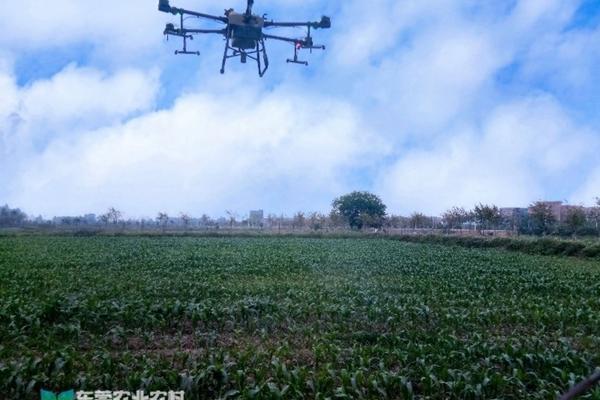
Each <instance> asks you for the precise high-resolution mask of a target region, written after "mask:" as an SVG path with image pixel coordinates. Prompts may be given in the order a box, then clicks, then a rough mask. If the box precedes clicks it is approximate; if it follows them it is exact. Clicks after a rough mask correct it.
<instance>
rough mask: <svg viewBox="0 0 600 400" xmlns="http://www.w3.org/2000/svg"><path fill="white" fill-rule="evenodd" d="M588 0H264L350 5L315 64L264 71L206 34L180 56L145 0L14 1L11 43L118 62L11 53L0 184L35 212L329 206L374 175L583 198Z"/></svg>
mask: <svg viewBox="0 0 600 400" xmlns="http://www.w3.org/2000/svg"><path fill="white" fill-rule="evenodd" d="M234 3H235V2H234ZM580 3H581V1H579V0H517V1H514V2H512V1H511V2H483V3H481V2H480V3H478V4H476V3H474V2H472V1H470V0H439V1H434V2H432V1H421V0H407V1H403V2H397V1H392V0H374V1H373V2H371V3H369V5H368V12H365V11H366V8H365V3H364V2H361V1H358V0H350V1H345V2H330V3H327V4H319V2H317V1H316V0H309V1H308V2H304V1H303V2H299V1H298V0H286V1H284V2H275V1H274V0H265V2H262V1H261V2H260V3H258V4H257V6H256V11H257V12H263V11H268V12H271V14H272V15H271V16H272V17H277V18H287V17H289V16H294V17H298V18H300V19H304V18H308V19H312V18H314V17H315V11H318V13H317V15H320V12H321V11H322V12H323V13H328V12H330V11H332V10H339V11H340V12H339V13H336V14H333V15H332V17H333V24H334V27H333V29H332V30H331V31H328V32H318V33H317V34H316V35H315V36H316V37H315V39H317V41H319V42H320V40H321V39H322V38H327V37H329V38H330V39H327V40H326V41H325V43H327V44H328V51H327V52H326V53H325V54H324V55H321V54H318V55H315V58H316V60H317V62H319V61H320V60H323V62H324V64H323V65H322V66H319V67H318V68H315V67H314V66H311V69H310V70H308V71H311V72H310V73H308V74H305V73H304V70H303V69H302V70H284V68H285V66H284V65H280V66H273V67H272V69H271V71H270V73H269V75H267V77H266V79H264V80H258V79H257V78H256V77H255V71H254V70H253V69H251V68H250V66H248V68H244V69H240V70H239V73H238V69H237V67H236V66H234V65H230V67H231V68H230V69H229V70H228V75H226V76H225V77H220V76H219V75H215V74H216V70H217V69H218V67H217V66H216V65H217V64H218V62H219V60H218V58H219V57H220V56H221V54H222V53H221V51H222V49H221V48H220V46H221V44H220V42H219V41H213V40H211V38H205V39H206V41H205V42H196V43H195V45H196V46H197V47H195V48H200V49H202V50H203V54H202V57H201V58H200V61H199V62H197V61H194V60H195V59H188V60H189V61H187V60H185V61H184V60H182V59H171V58H172V57H174V56H172V53H170V52H169V51H168V48H170V47H165V46H164V45H163V44H162V41H161V35H160V31H161V30H162V27H163V24H164V23H165V22H168V21H174V20H175V19H176V18H175V17H173V16H168V15H166V14H161V13H159V12H158V11H157V10H156V1H154V0H152V1H146V0H132V1H128V2H125V3H123V2H117V1H116V0H109V1H107V2H102V3H98V2H92V1H91V0H77V1H76V0H57V1H56V2H53V3H52V5H51V6H50V5H48V6H40V4H39V1H36V0H24V1H23V2H21V4H20V5H19V13H14V12H13V11H14V10H12V9H10V8H9V7H3V8H1V9H0V25H2V26H3V27H4V28H5V36H4V37H3V38H0V55H2V56H3V55H4V54H8V55H9V57H8V58H9V59H10V58H12V57H15V55H16V57H17V58H18V55H19V54H20V52H21V51H25V52H27V54H28V55H29V56H30V55H31V50H38V49H44V50H49V49H53V48H57V47H64V48H71V46H72V48H76V47H75V46H77V45H79V44H85V45H86V46H89V47H91V48H93V53H94V56H93V57H89V62H90V63H91V64H92V65H94V64H95V63H96V62H98V60H99V59H100V60H102V61H100V62H98V63H99V64H100V65H102V66H103V67H105V68H113V69H114V72H113V73H106V72H103V71H102V70H100V69H99V68H100V67H93V66H92V67H89V68H83V67H75V66H71V67H68V68H66V69H65V70H63V71H61V72H60V73H58V74H56V75H55V76H53V77H51V78H49V79H44V80H41V81H33V82H32V83H31V84H29V85H28V86H26V87H18V86H17V85H16V84H15V80H16V78H15V77H14V76H13V74H12V73H11V69H10V68H12V65H13V63H12V60H11V61H10V62H8V61H0V90H1V93H2V94H3V95H2V96H1V97H0V138H1V140H0V155H3V156H4V158H3V159H1V160H0V167H3V171H0V178H1V179H3V181H6V185H4V186H3V187H2V188H0V197H2V196H4V197H7V196H9V195H10V197H8V198H9V199H10V200H11V202H14V204H16V205H20V206H24V207H25V208H27V209H28V210H30V211H32V212H33V211H36V210H39V212H45V213H61V214H63V213H68V212H72V213H76V212H84V211H88V210H102V209H104V208H106V207H108V206H109V205H115V206H119V207H121V208H123V209H124V211H126V212H128V213H130V214H136V213H137V214H139V213H149V214H154V212H156V211H158V209H165V210H168V211H170V212H175V211H178V210H180V209H181V210H188V211H196V212H204V211H209V212H214V213H218V214H220V213H222V212H223V210H224V209H225V208H237V209H238V210H240V211H243V210H245V209H247V208H252V207H269V206H272V208H278V209H280V210H286V211H288V212H291V211H293V210H294V209H300V208H302V209H310V208H323V207H326V206H327V204H328V202H329V201H330V200H331V198H332V197H333V196H335V195H339V194H340V192H341V191H343V190H346V189H355V188H357V189H358V188H360V189H363V188H365V186H369V183H370V181H371V180H375V181H376V182H375V185H374V187H373V189H375V190H376V191H378V192H379V193H382V194H384V195H385V199H386V200H387V201H388V202H389V203H390V206H391V208H392V209H394V210H397V211H403V212H410V211H413V210H417V209H418V210H424V211H429V212H433V211H439V210H443V209H444V208H446V207H449V206H452V205H455V204H459V205H465V206H472V204H473V203H474V202H476V201H484V202H496V203H498V204H499V205H519V204H527V203H528V202H530V201H532V200H535V199H536V198H541V197H544V196H549V197H554V196H557V195H558V194H560V196H563V195H564V196H567V197H571V193H574V192H575V191H577V194H576V195H573V196H572V197H577V196H580V197H582V196H589V193H592V192H593V190H594V189H593V188H594V185H596V183H597V182H598V181H597V179H596V178H595V176H596V175H593V174H592V173H591V171H595V170H597V167H598V162H597V161H595V160H594V159H593V157H594V155H593V153H592V152H593V151H597V150H598V133H597V132H598V131H599V129H598V128H597V127H596V126H595V125H594V122H593V121H594V116H593V115H589V113H588V114H586V112H585V111H582V110H584V108H585V107H586V105H585V104H580V103H577V98H576V97H577V96H578V95H579V96H581V98H584V97H585V96H583V95H582V93H585V94H586V96H587V97H585V99H586V100H588V101H589V100H590V99H591V100H596V99H597V94H595V93H596V92H597V90H595V88H597V83H596V82H597V81H598V78H600V76H599V75H598V73H597V70H598V69H597V68H595V66H596V65H597V64H598V61H600V53H599V52H598V51H597V50H596V49H597V48H598V46H596V45H595V43H597V42H598V30H597V28H595V29H577V28H573V27H570V28H569V29H567V27H569V26H570V25H569V24H570V23H571V21H572V18H573V15H574V13H575V10H576V8H577V6H578V5H579V4H580ZM49 4H50V3H49ZM173 5H177V6H181V7H186V8H193V9H200V10H204V11H206V12H209V13H214V14H220V13H222V8H223V6H222V5H219V4H216V3H214V2H208V1H207V0H200V1H197V0H177V1H175V0H173ZM231 5H232V6H236V5H237V7H236V8H237V9H241V8H243V6H244V3H243V2H241V3H239V4H231ZM292 11H293V14H292ZM206 25H208V24H206ZM291 33H292V34H293V35H294V36H299V35H302V32H301V31H300V30H292V32H291ZM209 40H210V41H209ZM172 46H173V45H172ZM172 46H171V47H172ZM218 47H219V48H218ZM269 48H270V51H271V50H272V51H273V52H272V53H270V55H271V59H272V60H273V61H275V59H276V58H279V56H281V57H283V53H282V52H281V51H282V49H283V47H281V48H279V47H276V46H273V48H272V49H271V47H269ZM285 55H287V53H286V54H285ZM321 56H322V58H320V57H321ZM140 57H141V58H140ZM3 58H4V57H3ZM167 59H168V60H170V61H172V62H174V63H175V62H177V63H179V64H178V67H177V68H174V67H173V66H171V65H169V66H167V64H165V60H167ZM106 60H115V61H114V63H111V64H110V65H109V66H107V63H106ZM273 64H275V62H273ZM16 65H18V63H17V64H16ZM132 65H144V67H143V68H144V69H145V70H144V71H140V70H133V69H130V68H131V66H132ZM507 66H510V67H511V68H509V70H510V71H508V72H507V74H506V75H507V77H504V76H503V75H502V76H503V78H502V79H507V81H506V82H505V81H502V82H500V79H499V77H500V76H501V75H500V73H501V72H502V71H503V70H504V68H505V67H507ZM158 71H160V72H161V73H164V75H163V80H162V82H159V81H158ZM278 71H285V72H284V73H280V74H278ZM511 71H514V77H511V73H513V72H511ZM207 74H210V75H207ZM510 79H512V80H513V81H510ZM183 81H185V83H186V86H185V87H186V89H185V90H186V94H181V93H178V94H176V95H174V94H173V93H169V96H174V97H179V100H178V101H177V104H176V106H175V107H173V108H170V109H168V110H165V111H161V112H155V111H154V105H155V103H156V98H157V96H158V94H159V93H161V94H164V93H165V91H169V90H172V88H173V87H181V86H183V84H182V82H183ZM178 85H179V86H178ZM542 90H545V91H546V92H547V93H544V92H543V91H542ZM317 91H318V93H323V92H327V93H330V94H329V96H330V97H325V96H322V95H314V94H313V93H315V92H317ZM563 91H567V92H569V93H571V94H572V96H571V97H565V96H564V93H563ZM292 93H293V94H292ZM569 99H572V100H573V102H569ZM560 102H562V103H560ZM587 106H589V104H588V105H587ZM590 108H591V107H590ZM133 116H137V117H136V118H134V119H133V120H131V121H128V122H127V120H129V119H131V118H132V117H133ZM596 118H597V117H596ZM590 121H592V122H590ZM595 121H596V122H595V123H596V124H597V122H598V119H596V120H595ZM588 126H589V127H590V128H588ZM594 129H595V130H594ZM373 132H376V134H374V133H373ZM373 143H375V144H373ZM382 143H383V144H382ZM371 148H374V149H375V150H373V151H371ZM390 148H391V150H392V151H391V152H388V149H390ZM391 154H393V155H391ZM381 156H386V157H389V158H386V159H385V161H381V160H380V158H381ZM586 157H587V158H586ZM582 160H584V161H582ZM382 164H383V165H389V168H381V165H382ZM357 170H358V171H359V172H358V173H357V174H356V176H355V177H353V176H350V177H348V176H347V173H346V172H345V171H357ZM6 171H11V173H10V177H9V173H8V172H6ZM588 175H589V176H588ZM561 181H562V182H563V183H564V184H563V185H562V187H563V188H561V184H560V182H561ZM3 183H4V182H3ZM586 185H587V186H586ZM564 187H566V188H564ZM557 193H558V194H557ZM40 199H44V201H43V202H42V201H41V200H40ZM1 202H2V201H0V203H1Z"/></svg>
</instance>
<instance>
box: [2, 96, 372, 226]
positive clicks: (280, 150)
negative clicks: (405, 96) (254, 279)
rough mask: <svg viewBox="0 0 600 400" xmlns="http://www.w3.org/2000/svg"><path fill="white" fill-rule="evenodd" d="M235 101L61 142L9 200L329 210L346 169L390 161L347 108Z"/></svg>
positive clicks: (78, 208)
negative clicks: (381, 157)
mask: <svg viewBox="0 0 600 400" xmlns="http://www.w3.org/2000/svg"><path fill="white" fill-rule="evenodd" d="M235 94H236V96H235V97H234V98H235V101H233V100H232V98H231V97H229V96H214V95H213V96H211V95H192V96H188V97H185V98H182V99H180V100H179V101H178V103H177V104H176V105H175V107H174V108H173V109H172V110H167V111H161V112H156V113H151V114H147V115H145V116H143V117H140V118H137V119H134V120H132V121H130V122H128V123H126V124H122V125H116V126H113V127H108V128H105V129H102V130H99V131H95V132H90V133H88V134H86V135H83V136H81V137H80V139H79V140H77V141H75V142H65V141H60V140H59V141H57V142H56V143H54V144H53V145H52V146H51V147H50V148H49V149H48V150H47V151H46V152H45V153H44V154H43V156H42V157H40V158H39V159H36V160H34V161H33V162H32V164H31V165H29V166H27V168H25V169H24V170H23V171H22V172H21V174H20V175H19V177H18V179H17V181H18V182H20V185H19V186H18V187H17V188H16V189H15V190H14V191H13V192H12V193H11V194H10V195H9V200H10V202H11V203H14V204H19V205H21V206H22V207H24V208H25V209H27V210H30V211H31V212H35V213H45V214H47V215H51V214H54V213H61V212H67V211H68V212H71V213H81V212H84V211H86V210H97V211H102V210H104V209H105V208H106V207H108V206H110V205H115V206H117V207H121V208H122V209H124V210H126V211H127V212H129V213H130V215H131V214H135V215H140V214H145V215H154V213H156V212H157V211H159V210H162V209H166V210H168V211H169V212H172V213H173V212H176V211H179V210H187V211H192V212H195V213H201V212H211V213H215V214H222V213H223V211H224V210H225V209H226V208H234V209H237V210H239V211H245V210H246V209H248V208H250V207H271V208H270V209H271V210H273V209H274V208H275V207H277V208H279V209H281V210H293V209H296V208H297V209H310V208H322V207H327V205H328V203H329V201H330V200H331V198H333V197H334V196H335V195H337V194H339V192H340V191H342V190H344V189H345V188H346V187H345V186H346V184H347V183H346V182H347V179H348V177H347V175H346V168H348V167H353V166H356V165H360V164H361V162H362V161H360V158H361V157H367V156H369V155H372V154H374V153H375V154H377V153H378V152H380V151H381V149H380V148H379V147H378V146H377V145H374V143H376V140H375V141H374V140H373V138H372V137H370V135H369V133H368V129H366V128H365V127H364V125H363V123H362V121H360V118H359V117H358V116H357V114H356V112H355V110H353V109H352V108H351V107H349V106H348V105H346V104H344V103H340V102H338V101H334V100H330V99H327V98H320V97H313V98H299V97H296V96H294V95H293V94H291V93H288V92H274V93H271V94H268V95H266V96H264V97H259V96H254V95H249V94H244V93H243V92H241V91H239V92H236V93H235ZM357 159H358V160H359V161H358V162H357ZM39 198H44V202H43V204H41V203H40V202H39V201H38V200H37V199H39ZM325 199H326V200H325ZM324 200H325V202H324Z"/></svg>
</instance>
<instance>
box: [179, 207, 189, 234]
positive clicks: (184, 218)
mask: <svg viewBox="0 0 600 400" xmlns="http://www.w3.org/2000/svg"><path fill="white" fill-rule="evenodd" d="M180 218H181V222H183V227H184V229H185V230H186V231H187V230H188V228H189V227H190V222H191V221H192V217H190V215H189V214H187V213H184V212H182V213H181V214H180Z"/></svg>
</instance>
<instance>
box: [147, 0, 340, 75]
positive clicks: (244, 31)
mask: <svg viewBox="0 0 600 400" xmlns="http://www.w3.org/2000/svg"><path fill="white" fill-rule="evenodd" d="M253 5H254V0H248V7H247V8H246V12H245V13H236V12H235V11H234V10H233V9H229V10H225V15H224V16H222V17H221V16H215V15H210V14H204V13H199V12H196V11H191V10H186V9H182V8H177V7H171V5H170V4H169V0H159V4H158V9H159V11H162V12H165V13H170V14H173V15H179V17H180V25H179V27H175V25H173V24H172V23H169V24H167V26H166V28H165V30H164V32H163V33H164V35H166V36H167V37H169V36H176V37H180V38H182V39H183V50H177V51H175V54H176V55H177V54H191V55H200V53H199V52H197V51H189V50H188V41H189V40H193V38H194V35H198V34H217V35H222V36H223V37H224V38H225V51H224V54H223V61H222V64H221V74H224V73H225V66H226V63H227V60H229V59H232V58H239V59H240V61H241V62H242V63H243V64H245V63H246V62H247V60H248V59H251V60H253V61H255V62H256V64H257V67H258V75H259V76H260V77H263V76H264V74H265V73H266V72H267V70H268V68H269V58H268V56H267V50H266V46H265V41H266V40H269V39H270V40H277V41H282V42H286V43H289V44H293V45H294V58H293V59H288V60H287V62H288V63H294V64H302V65H308V62H306V61H300V60H299V59H298V51H299V50H301V49H308V50H310V51H311V52H312V50H315V49H318V50H325V46H315V45H314V43H313V39H312V36H311V32H312V31H311V30H312V29H329V28H331V19H330V18H329V17H325V16H324V17H322V18H321V20H320V21H318V22H275V21H272V20H267V19H266V17H265V16H262V17H261V16H258V15H254V14H252V7H253ZM187 17H196V18H204V19H208V20H211V21H214V22H220V23H223V24H225V25H226V26H225V28H223V29H188V28H185V25H184V23H185V20H186V18H187ZM270 27H275V28H278V27H279V28H284V27H305V28H307V31H308V32H307V35H306V37H304V38H302V39H295V38H290V37H284V36H276V35H269V34H266V33H264V29H265V28H270Z"/></svg>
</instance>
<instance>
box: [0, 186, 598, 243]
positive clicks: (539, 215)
mask: <svg viewBox="0 0 600 400" xmlns="http://www.w3.org/2000/svg"><path fill="white" fill-rule="evenodd" d="M516 210H518V212H516V213H512V214H510V215H506V213H505V214H503V213H502V211H501V209H500V208H499V207H498V206H496V205H488V204H482V203H480V204H477V205H475V206H474V207H473V209H471V210H467V209H465V208H463V207H452V208H451V209H449V210H447V211H446V212H444V213H443V214H442V215H441V216H427V215H425V214H423V213H419V212H415V213H412V214H411V215H410V216H400V215H393V214H392V215H388V214H387V206H386V205H385V204H384V203H383V201H382V200H381V198H379V197H378V196H377V195H375V194H372V193H369V192H359V191H356V192H352V193H349V194H346V195H343V196H340V197H338V198H336V199H334V200H333V202H332V208H331V211H330V212H329V213H328V214H325V213H319V212H313V213H304V212H297V213H295V214H294V215H293V216H292V217H286V216H284V215H274V214H270V215H267V216H266V217H265V218H264V219H263V220H261V221H253V220H251V219H250V218H244V217H239V216H238V214H236V213H235V212H233V211H227V212H226V215H227V217H226V218H221V219H216V220H215V219H212V218H210V217H209V216H207V215H203V216H202V217H201V218H192V217H191V216H190V215H189V214H187V213H180V214H179V215H178V216H176V217H171V216H169V215H168V214H167V213H166V212H160V213H158V214H157V216H156V217H155V218H153V219H150V220H148V219H146V220H133V219H129V220H125V219H124V218H123V213H122V212H121V211H119V210H117V209H116V208H114V207H111V208H110V209H109V210H108V211H107V212H106V213H104V214H102V215H100V216H99V217H98V220H97V224H96V225H99V226H104V227H107V228H108V227H113V228H114V227H121V228H123V229H124V228H131V229H142V230H143V229H145V228H149V229H161V230H162V231H167V230H169V229H172V228H174V227H175V226H177V227H179V228H183V229H189V228H192V227H202V228H212V229H227V228H229V229H234V228H241V227H250V228H258V229H263V228H269V229H271V230H280V231H282V230H284V231H290V230H291V231H297V230H312V231H320V230H331V229H335V230H340V229H351V230H356V231H361V230H365V229H370V230H389V229H412V230H420V229H427V230H439V231H445V232H447V233H450V232H452V231H455V230H474V231H479V232H482V233H484V232H486V231H495V230H503V231H511V232H514V233H519V234H530V235H561V236H571V235H580V236H585V235H599V234H600V230H599V228H600V198H599V199H596V202H595V206H594V207H592V208H590V209H584V208H583V207H577V206H576V207H568V209H567V212H566V213H565V215H561V218H560V220H559V219H557V217H556V214H555V212H554V211H553V209H552V207H551V205H549V204H548V203H546V202H535V203H533V204H531V205H530V206H529V208H527V209H516ZM523 210H524V211H525V212H523ZM519 211H520V212H519ZM27 222H28V221H27V216H26V214H25V213H24V212H22V211H21V210H19V209H11V208H10V207H8V206H4V207H1V208H0V227H19V226H23V225H24V224H26V223H27ZM29 223H31V221H29ZM85 224H86V222H85V221H84V220H83V219H82V218H79V217H75V218H70V219H69V220H68V221H64V223H63V225H72V226H81V225H85Z"/></svg>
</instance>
